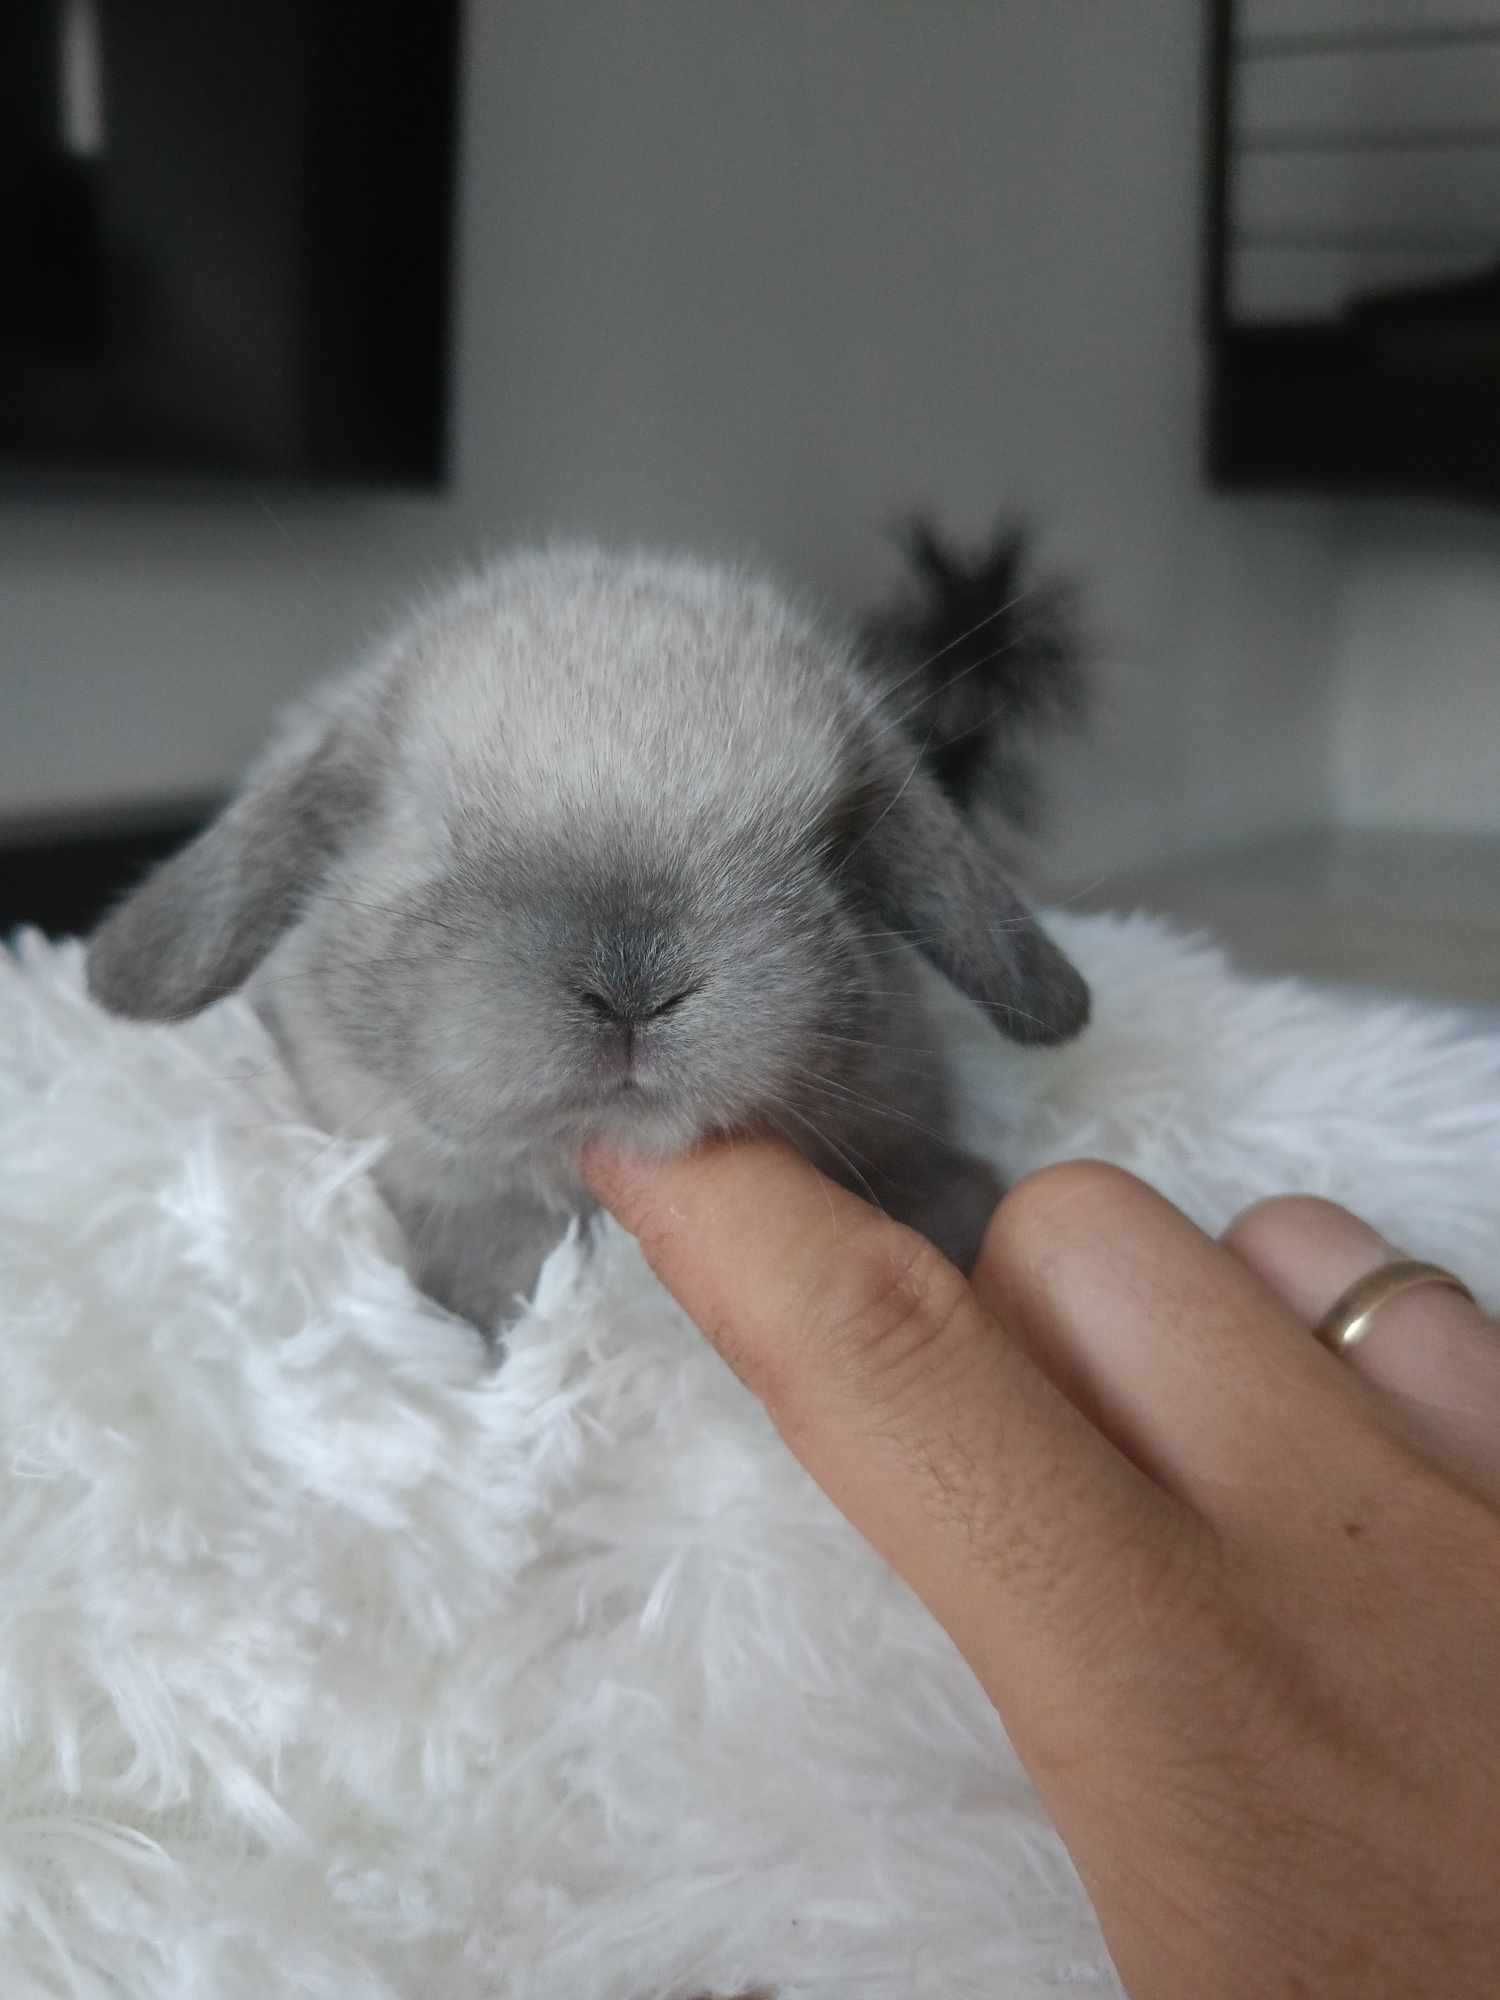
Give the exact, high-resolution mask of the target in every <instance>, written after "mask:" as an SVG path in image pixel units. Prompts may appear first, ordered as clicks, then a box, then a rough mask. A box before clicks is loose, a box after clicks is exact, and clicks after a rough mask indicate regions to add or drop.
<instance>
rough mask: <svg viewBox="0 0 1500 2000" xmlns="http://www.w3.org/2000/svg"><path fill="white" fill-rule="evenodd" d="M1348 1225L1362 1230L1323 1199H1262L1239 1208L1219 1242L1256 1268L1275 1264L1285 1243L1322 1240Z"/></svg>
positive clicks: (1307, 1196) (1343, 1210)
mask: <svg viewBox="0 0 1500 2000" xmlns="http://www.w3.org/2000/svg"><path fill="white" fill-rule="evenodd" d="M1349 1223H1356V1224H1358V1226H1359V1227H1360V1228H1364V1226H1365V1225H1363V1224H1360V1223H1359V1222H1358V1217H1356V1216H1354V1215H1351V1213H1350V1211H1349V1210H1348V1209H1347V1208H1343V1207H1341V1206H1340V1205H1339V1203H1338V1202H1336V1201H1330V1200H1328V1198H1327V1197H1326V1196H1324V1195H1320V1194H1273V1195H1265V1196H1263V1197H1262V1198H1261V1199H1260V1200H1259V1201H1252V1202H1251V1203H1250V1205H1249V1206H1248V1207H1247V1208H1242V1209H1241V1210H1240V1212H1239V1214H1238V1215H1236V1216H1235V1218H1234V1220H1233V1221H1232V1222H1231V1223H1230V1224H1229V1226H1228V1228H1227V1229H1225V1230H1224V1231H1223V1232H1222V1234H1221V1236H1220V1238H1219V1240H1220V1242H1221V1243H1222V1244H1223V1245H1224V1247H1225V1248H1226V1249H1227V1250H1233V1251H1234V1252H1235V1254H1236V1255H1237V1256H1238V1257H1241V1258H1242V1259H1244V1261H1245V1262H1246V1263H1248V1264H1250V1265H1251V1266H1253V1267H1257V1266H1258V1265H1259V1264H1260V1263H1261V1262H1262V1261H1263V1260H1266V1259H1269V1260H1270V1261H1273V1262H1274V1261H1276V1253H1277V1251H1278V1250H1279V1248H1280V1246H1282V1245H1283V1244H1285V1243H1288V1242H1301V1241H1303V1240H1304V1239H1308V1238H1313V1237H1320V1236H1326V1235H1327V1234H1328V1233H1329V1231H1330V1230H1340V1229H1343V1228H1344V1227H1345V1226H1346V1225H1348V1224H1349ZM1370 1234H1371V1235H1373V1234H1374V1232H1373V1231H1371V1232H1370Z"/></svg>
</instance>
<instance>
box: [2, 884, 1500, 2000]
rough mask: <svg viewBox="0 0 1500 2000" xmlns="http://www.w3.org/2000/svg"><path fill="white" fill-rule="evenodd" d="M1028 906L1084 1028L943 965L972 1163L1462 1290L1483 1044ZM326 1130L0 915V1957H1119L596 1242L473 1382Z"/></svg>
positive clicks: (684, 1338)
mask: <svg viewBox="0 0 1500 2000" xmlns="http://www.w3.org/2000/svg"><path fill="white" fill-rule="evenodd" d="M1057 929H1058V932H1059V935H1060V936H1061V937H1063V938H1064V940H1065V942H1066V944H1067V945H1068V947H1069V948H1070V949H1071V950H1072V951H1073V952H1074V953H1075V954H1076V956H1077V957H1078V959H1079V960H1080V961H1081V962H1082V964H1083V965H1084V966H1085V968H1086V969H1087V970H1088V971H1089V973H1090V974H1091V975H1092V977H1093V980H1094V984H1095V990H1096V993H1097V996H1098V1013H1097V1019H1096V1023H1095V1025H1094V1026H1093V1028H1092V1029H1091V1030H1090V1031H1089V1033H1088V1035H1087V1036H1086V1037H1085V1038H1084V1039H1083V1041H1082V1042H1080V1043H1079V1044H1078V1045H1076V1046H1075V1047H1074V1048H1072V1049H1069V1050H1065V1051H1063V1052H1060V1053H1057V1054H1046V1055H1025V1054H1018V1053H1016V1052H1014V1051H1005V1050H1002V1049H1001V1048H1000V1047H999V1046H998V1045H997V1044H996V1043H994V1042H993V1040H992V1039H991V1038H989V1037H988V1036H984V1035H981V1036H980V1037H978V1038H976V1037H975V1036H973V1034H972V1033H971V1031H970V1029H969V1025H968V1021H967V1017H965V1016H963V1015H962V1013H961V1010H960V1008H959V1007H958V1006H955V1009H954V1022H955V1030H956V1032H957V1033H958V1034H959V1035H960V1038H961V1039H963V1038H964V1037H965V1036H967V1038H968V1039H967V1053H966V1055H965V1061H966V1063H967V1064H968V1066H969V1070H970V1073H971V1075H972V1078H973V1086H972V1115H971V1126H972V1131H971V1137H972V1138H973V1139H975V1140H976V1141H978V1142H981V1143H983V1144H984V1145H986V1146H987V1147H988V1148H989V1149H990V1150H991V1151H992V1152H994V1153H996V1154H997V1155H998V1156H999V1157H1000V1158H1001V1159H1002V1161H1003V1163H1004V1164H1005V1166H1006V1167H1007V1168H1008V1169H1009V1170H1010V1171H1012V1172H1015V1171H1018V1170H1020V1169H1023V1168H1027V1167H1031V1166H1035V1165H1038V1164H1040V1163H1042V1162H1044V1161H1047V1160H1051V1159H1056V1158H1059V1157H1062V1156H1065V1155H1068V1154H1075V1153H1091V1154H1096V1155H1102V1156H1106V1157H1108V1158H1111V1159H1115V1160H1118V1161H1121V1162H1123V1163H1124V1164H1126V1165H1129V1166H1131V1167H1133V1168H1135V1169H1137V1170H1138V1171H1140V1172H1141V1173H1143V1174H1145V1175H1146V1176H1147V1177H1149V1178H1150V1179H1151V1180H1153V1181H1155V1182H1156V1183H1157V1184H1158V1185H1159V1186H1161V1187H1162V1188H1163V1189H1164V1190H1165V1191H1166V1192H1167V1193H1168V1194H1170V1195H1172V1196H1173V1197H1175V1198H1176V1199H1177V1200H1179V1201H1181V1202H1182V1203H1184V1204H1185V1205H1186V1206H1187V1208H1189V1209H1190V1210H1191V1211H1192V1212H1193V1213H1194V1214H1195V1215H1196V1216H1198V1217H1199V1218H1200V1219H1201V1220H1202V1221H1203V1222H1204V1223H1205V1224H1207V1225H1209V1226H1211V1227H1212V1226H1217V1225H1220V1224H1222V1223H1223V1222H1224V1221H1225V1220H1226V1219H1227V1217H1228V1216H1229V1215H1230V1213H1231V1212H1232V1211H1233V1210H1234V1209H1235V1208H1236V1207H1237V1206H1238V1205H1239V1204H1241V1203H1243V1202H1245V1201H1248V1200H1249V1199H1251V1198H1252V1197H1254V1196H1257V1195H1260V1194H1263V1193H1267V1192H1270V1191H1273V1190H1277V1189H1281V1188H1304V1189H1316V1190H1320V1191H1323V1192H1326V1193H1329V1194H1332V1195H1335V1196H1337V1197H1340V1198H1342V1199H1344V1200H1346V1201H1349V1202H1351V1203H1353V1204H1354V1205H1355V1206H1356V1207H1358V1208H1360V1209H1362V1210H1364V1211H1365V1212H1366V1213H1367V1214H1368V1215H1370V1216H1371V1217H1372V1219H1373V1220H1374V1221H1375V1222H1376V1223H1377V1224H1381V1225H1383V1226H1385V1227H1386V1228H1387V1229H1388V1230H1389V1231H1390V1232H1391V1233H1392V1234H1393V1235H1394V1236H1395V1237H1396V1239H1397V1240H1398V1241H1401V1242H1403V1243H1405V1244H1407V1245H1408V1246H1409V1247H1410V1248H1411V1249H1412V1250H1413V1251H1415V1252H1418V1253H1425V1254H1427V1255H1430V1256H1436V1257H1440V1258H1442V1259H1444V1260H1445V1261H1448V1262H1451V1263H1453V1264H1454V1265H1456V1266H1457V1267H1458V1268H1459V1269H1460V1270H1461V1271H1463V1272H1465V1273H1467V1274H1468V1275H1469V1276H1470V1277H1471V1279H1472V1280H1473V1281H1474V1282H1475V1283H1476V1284H1478V1285H1480V1286H1482V1287H1488V1288H1489V1289H1490V1290H1491V1291H1492V1292H1493V1291H1495V1290H1496V1289H1500V1230H1497V1228H1496V1210H1497V1200H1500V1142H1497V1137H1496V1134H1497V1120H1500V1042H1497V1041H1494V1040H1491V1041H1489V1042H1486V1041H1485V1040H1483V1039H1481V1038H1478V1037H1476V1036H1474V1035H1473V1034H1472V1033H1470V1034H1469V1035H1468V1036H1464V1035H1462V1034H1460V1033H1459V1032H1458V1031H1457V1030H1456V1028H1455V1026H1454V1024H1452V1023H1451V1022H1448V1021H1445V1020H1444V1019H1442V1018H1440V1017H1436V1016H1433V1015H1431V1014H1426V1013H1423V1012H1421V1011H1420V1010H1417V1009H1411V1008H1402V1007H1398V1006H1395V1005H1385V1004H1379V1005H1365V1006H1361V1005H1358V1004H1357V1003H1355V1002H1352V1001H1346V1000H1342V999H1339V998H1336V997H1332V996H1328V995H1321V994H1317V993H1313V992H1310V991H1308V990H1306V989H1304V988H1299V987H1298V986H1296V985H1292V984H1279V985H1265V984H1254V983H1251V982H1248V981H1246V980H1244V979H1242V978H1240V977H1238V976H1237V975H1235V974H1234V973H1233V972H1232V971H1230V970H1229V969H1228V968H1227V967H1226V965H1225V963H1224V961H1223V960H1222V958H1221V957H1220V956H1219V954H1218V953H1217V952H1216V951H1214V950H1213V949H1212V948H1210V947H1208V946H1206V945H1203V944H1201V943H1195V942H1191V941H1187V940H1184V939H1181V938H1178V937H1175V936H1173V935H1171V934H1170V933H1169V932H1167V931H1166V930H1164V929H1163V928H1161V927H1160V926H1159V925H1157V924H1155V923H1154V922H1152V921H1149V920H1146V919H1141V918H1135V919H1108V918H1087V919H1084V918H1075V919H1071V920H1065V919H1059V920H1058V923H1057ZM365 1164H366V1162H365V1161H362V1159H361V1157H360V1156H359V1155H358V1154H357V1153H355V1152H354V1151H352V1150H351V1149H350V1148H348V1147H346V1146H343V1145H340V1144H335V1143H334V1142H332V1141H330V1140H329V1139H328V1138H326V1137H325V1136H324V1135H322V1134H321V1133H319V1132H317V1131H315V1130H313V1129H311V1128H310V1127H309V1126H308V1125H307V1124H306V1123H305V1122H303V1120H302V1118H301V1116H300V1113H299V1109H298V1105H297V1103H296V1101H295V1098H294V1096H293V1093H292V1092H291V1090H290V1088H289V1087H288V1084H287V1082H286V1080H285V1078H284V1077H283V1075H282V1074H281V1073H280V1072H279V1070H278V1069H277V1067H276V1065H275V1062H274V1059H273V1057H272V1055H271V1053H270V1051H269V1049H268V1047H267V1044H266V1042H265V1041H264V1039H263V1037H262V1035H261V1033H260V1031H259V1029H258V1027H257V1026H256V1024H255V1022H254V1021H253V1019H252V1018H251V1016H250V1014H249V1013H248V1011H247V1010H246V1008H245V1007H244V1005H243V1004H241V1003H229V1004H227V1005H225V1006H222V1007H220V1008H218V1009H216V1010H215V1011H214V1012H213V1013H211V1014H210V1015H208V1016H205V1017H204V1018H203V1019H201V1020H200V1021H197V1022H195V1023H193V1024H191V1025H189V1026H186V1027H182V1028H176V1029H141V1028H133V1027H130V1026H126V1025H122V1024H120V1023H118V1022H115V1021H112V1020H108V1019H105V1018H104V1017H103V1016H102V1015H101V1014H99V1013H97V1012H96V1011H95V1010H94V1009H93V1008H92V1007H90V1005H89V1004H88V1003H87V1001H86V1000H85V999H84V998H83V997H82V993H81V984H80V966H79V954H78V951H77V948H76V947H66V948H62V949H56V950H53V949H49V948H48V947H46V946H45V945H43V944H41V943H39V942H36V941H31V942H29V943H27V944H25V945H23V946H22V947H21V948H20V950H19V952H18V954H17V955H16V956H14V957H7V956H6V955H5V954H4V953H3V952H0V1440H3V1451H0V1590H3V1598H0V1992H3V1994H4V1996H5V2000H34V1996H37V1997H39V1996H43V1995H45V1996H48V2000H52V1996H71V1997H72V2000H106V1996H108V2000H121V1997H122V1996H126V2000H137V1997H138V1996H140V1997H141V2000H144V1997H145V1996H150V2000H164V1997H165V1996H169V1995H170V1996H173V2000H267V1996H270V1995H275V1996H278V2000H280V1996H291V1995H296V1996H314V1995H316V1996H327V2000H335V1996H336V2000H377V1996H379V2000H439V1996H440V2000H481V1996H484V2000H502V1996H503V2000H523V1996H524V2000H692V1996H696V1995H698V1994H702V1993H708V1992H712V1993H716V1994H720V1993H722V1994H740V1993H744V1992H748V1991H751V1990H752V1989H753V1990H754V1991H756V1992H757V1993H761V1992H765V1993H770V1992H774V1993H776V1994H777V1995H779V1996H780V2000H814V1996H816V2000H834V1996H837V2000H963V1997H964V1996H974V2000H980V1996H982V2000H1024V1997H1025V1996H1032V1995H1043V1994H1046V1995H1053V1996H1055V1995H1056V1994H1058V1993H1059V1992H1064V1991H1068V1992H1093V1993H1098V1992H1110V1991H1114V1990H1115V1988H1114V1986H1113V1984H1112V1979H1111V1975H1110V1973H1109V1970H1108V1967H1107V1963H1106V1960H1105V1958H1104V1954H1103V1952H1102V1949H1101V1947H1100V1945H1099V1942H1098V1939H1097V1936H1096V1933H1095V1931H1094V1928H1093V1925H1092V1922H1091V1919H1090V1917H1089V1914H1088V1911H1087V1908H1086V1906H1085V1904H1084V1902H1083V1900H1082V1898H1081V1896H1080V1894H1079V1891H1078V1889H1077V1886H1076V1883H1075V1881H1074V1879H1073V1877H1072V1875H1071V1873H1070V1870H1069V1868H1068V1866H1067V1863H1066V1859H1065V1857H1064V1856H1063V1855H1062V1853H1061V1850H1060V1848H1059V1846H1058V1844H1057V1841H1056V1839H1055V1837H1054V1836H1053V1834H1052V1832H1051V1831H1050V1829H1049V1827H1048V1825H1047V1823H1046V1821H1045V1818H1044V1816H1043V1815H1042V1813H1041V1812H1040V1810H1039V1809H1038V1806H1037V1803H1036V1800H1035V1798H1034V1796H1033V1794H1032V1793H1031V1791H1030V1789H1029V1787H1028V1785H1027V1782H1026V1780H1025V1778H1024V1776H1023V1775H1022V1773H1021V1771H1020V1769H1019V1768H1018V1766H1017V1764H1016V1762H1015V1760H1014V1758H1013V1757H1012V1755H1011V1753H1010V1751H1009V1749H1008V1747H1007V1745H1006V1744H1005V1742H1004V1740H1003V1738H1002V1736H1001V1733H1000V1731H999V1729H998V1726H997V1724H996V1722H995V1721H994V1719H993V1717H992V1716H991V1714H990V1713H989V1711H988V1710H987V1708H986V1706H985V1704H984V1702H983V1701H982V1699H981V1698H980V1697H979V1695H978V1694H977V1692H976V1690H975V1688H974V1686H973V1685H972V1683H971V1681H970V1680H969V1678H968V1676H967V1674H966V1672H965V1670H964V1668H963V1667H962V1665H961V1664H960V1662H959V1661H958V1659H957V1658H956V1656H955V1655H954V1654H953V1652H952V1651H951V1649H950V1647H949V1646H948V1644H947V1642H946V1641H945V1640H944V1639H943V1637H942V1636H941V1635H940V1634H939V1633H938V1632H936V1631H935V1630H934V1629H933V1627H932V1626H931V1625H930V1624H929V1622H928V1620H927V1618H926V1617H925V1615H924V1614H923V1613H922V1611H921V1610H920V1609H919V1608H918V1606H917V1605H916V1604H915V1602H914V1601H913V1600H912V1599H911V1598H909V1596H908V1595H907V1593H906V1592H905V1590H904V1589H903V1588H902V1587H901V1586H900V1585H899V1584H897V1583H896V1582H895V1581H894V1580H893V1579H892V1578H891V1577H890V1576H889V1575H888V1574H887V1573H886V1572H885V1571H884V1570H883V1568H882V1566H881V1564H880V1563H879V1562H878V1561H877V1560H875V1559H874V1558H873V1557H872V1556H871V1555H870V1554H869V1553H868V1552H867V1551H866V1550H865V1548H864V1547H863V1546H862V1545H861V1543H860V1542H859V1541H858V1539H857V1538H856V1537H855V1535H854V1534H853V1533H852V1532H851V1531H850V1530H849V1529H848V1528H847V1527H846V1526H845V1524H844V1523H843V1522H842V1521H841V1520H840V1519H839V1518H838V1517H837V1516H836V1515H835V1514H834V1513H833V1511H832V1509H831V1508H830V1507H829V1506H828V1505H827V1503H826V1502H825V1501H824V1500H823V1499H822V1497H821V1495H820V1494H819V1493H818V1492H817V1491H816V1490H815V1489H814V1488H813V1487H812V1486H811V1485H810V1483H809V1482H808V1481H807V1480H806V1479H805V1478H804V1477H803V1475H802V1474H801V1472H800V1471H799V1470H798V1468H797V1467H796V1466H795V1465H794V1464H793V1463H792V1461H791V1460H790V1459H789V1458H788V1457H787V1455H786V1454H785V1453H784V1452H783V1451H782V1449H781V1448H780V1446H779V1445H778V1443H777V1441H776V1439H775V1437H774V1436H773V1434H772V1433H771V1431H770V1429H769V1427H768V1425H767V1423H766V1421H765V1419H764V1418H763V1416H762V1414H761V1413H760V1411H759V1410H758V1408H757V1407H756V1406H755V1405H754V1404H753V1403H752V1402H751V1401H750V1399H749V1398H748V1397H747V1395H746V1394H745V1393H744V1392H743V1391H742V1390H741V1388H740V1387H739V1385H738V1384H737V1383H736V1382H735V1381H734V1380H733V1378H732V1377H731V1376H730V1375H729V1374H728V1372H727V1371H726V1370H725V1368H724V1367H723V1366H722V1365H721V1363H720V1362H719V1361H718V1360H717V1358H716V1357H715V1356H714V1355H713V1354H712V1352H711V1351H710V1350H709V1349H708V1348H707V1347H706V1346H705V1345H704V1343H703V1342H702V1341H700V1339H699V1338H698V1336H697V1335H696V1334H695V1333H694V1332H693V1330H692V1329H691V1327H690V1326H688V1325H687V1323H686V1322H685V1321H684V1320H683V1319H682V1318H681V1317H680V1316H679V1314H678V1313H677V1312H676V1310H675V1309H674V1308H673V1307H672V1306H671V1305H670V1304H669V1303H668V1302H667V1301H666V1300H665V1299H664V1297H663V1296H662V1294H661V1293H660V1292H659V1291H658V1290H657V1288H656V1287H655V1285H654V1283H653V1282H652V1280H651V1279H650V1277H649V1275H648V1274H647V1273H646V1272H645V1270H644V1268H643V1266H642V1265H641V1263H640V1262H639V1259H638V1256H637V1254H636V1251H635V1249H634V1246H633V1245H632V1244H630V1243H629V1242H628V1241H627V1240H625V1239H624V1238H623V1237H621V1236H619V1235H612V1236H610V1237H608V1238H606V1240H605V1242H604V1244H603V1247H602V1251H601V1253H600V1254H599V1255H598V1256H597V1257H596V1258H594V1259H592V1260H585V1259H583V1258H582V1257H580V1255H579V1254H578V1252H577V1250H576V1249H575V1247H574V1246H573V1245H571V1244H569V1245H565V1246H564V1247H563V1248H562V1249H560V1250H559V1252H558V1253H557V1254H556V1256H555V1257H554V1258H553V1260H552V1262H551V1263H550V1265H549V1266H548V1268H547V1270H546V1272H545V1273H544V1276H543V1280H542V1284H541V1287H540V1293H539V1296H538V1298H537V1300H536V1302H535V1305H534V1307H533V1309H532V1311H531V1312H530V1314H529V1316H528V1317H527V1318H526V1319H525V1320H524V1321H523V1323H522V1324H521V1325H520V1327H519V1328H518V1329H517V1331H516V1333H515V1334H514V1336H513V1339H512V1342H511V1358H510V1360H509V1362H508V1363H507V1365H506V1366H505V1368H504V1369H503V1370H502V1371H501V1372H500V1373H499V1374H498V1375H497V1376H493V1375H491V1374H490V1373H488V1372H487V1370H486V1367H485V1364H484V1361H483V1357H482V1355H481V1353H480V1350H479V1345H478V1343H477V1341H476V1339H475V1338H474V1336H473V1335H472V1333H471V1332H470V1331H469V1330H468V1329H466V1328H465V1327H463V1326H460V1325H457V1324H455V1323H453V1322H452V1321H450V1320H446V1319H445V1318H444V1317H443V1316H442V1315H441V1314H440V1313H439V1312H438V1311H437V1310H436V1308H433V1307H430V1306H429V1305H427V1304H426V1303H425V1302H424V1301H423V1300H422V1299H421V1298H419V1297H418V1296H417V1295H416V1294H415V1293H414V1292H413V1291H412V1290H411V1288H410V1287H409V1285H408V1284H407V1282H406V1280H405V1278H404V1277H403V1275H402V1272H401V1270H400V1268H399V1265H398V1263H397V1261H396V1250H395V1244H394V1242H393V1237H392V1232H391V1227H390V1225H389V1223H388V1221H387V1220H386V1218H385V1216H384V1213H383V1211H382V1209H381V1207H380V1205H379V1203H378V1201H377V1199H376V1198H375V1196H374V1194H373V1192H372V1189H371V1186H370V1183H369V1181H368V1179H367V1178H366V1175H365V1173H364V1170H363V1169H364V1165H365ZM1267 1502H1268V1504H1270V1505H1274V1504H1275V1498H1274V1495H1268V1496H1267Z"/></svg>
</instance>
